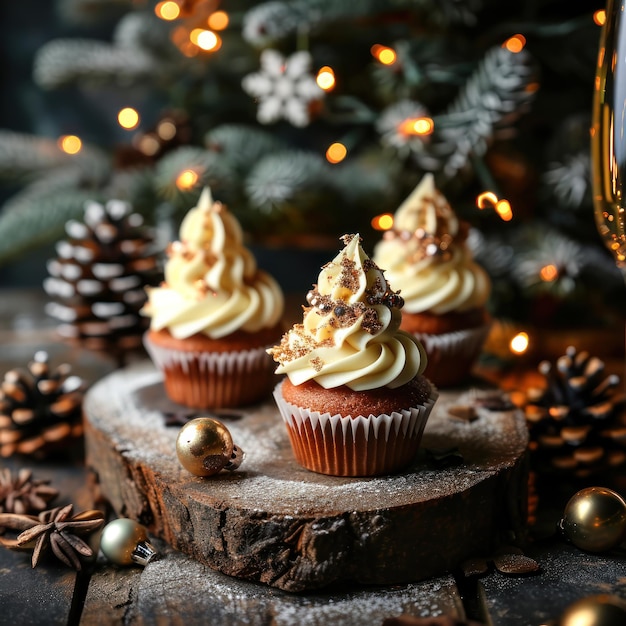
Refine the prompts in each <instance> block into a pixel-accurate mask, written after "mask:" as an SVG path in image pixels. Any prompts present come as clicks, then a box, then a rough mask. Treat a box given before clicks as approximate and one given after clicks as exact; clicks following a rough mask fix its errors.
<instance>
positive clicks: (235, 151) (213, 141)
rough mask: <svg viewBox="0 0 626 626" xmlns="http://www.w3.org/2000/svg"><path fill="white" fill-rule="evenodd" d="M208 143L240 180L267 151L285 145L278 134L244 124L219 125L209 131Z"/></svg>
mask: <svg viewBox="0 0 626 626" xmlns="http://www.w3.org/2000/svg"><path fill="white" fill-rule="evenodd" d="M204 145H205V146H206V147H207V149H208V150H211V151H212V152H215V153H217V154H219V156H220V159H222V160H223V161H224V164H225V166H226V167H227V168H228V169H229V170H230V171H232V173H233V175H234V176H236V177H237V178H240V179H242V178H244V177H245V176H246V174H247V173H248V172H249V171H250V169H251V168H252V167H253V166H254V164H255V163H257V162H258V161H259V160H260V159H261V158H263V157H264V156H265V155H266V154H271V153H273V152H277V151H279V150H281V149H283V148H284V147H285V146H284V144H283V142H282V141H281V140H280V139H278V137H276V135H274V134H272V133H270V132H267V131H265V130H262V129H260V128H256V127H253V126H244V125H243V124H222V125H221V126H216V127H215V128H214V129H212V130H211V131H210V132H208V133H207V134H206V136H205V138H204Z"/></svg>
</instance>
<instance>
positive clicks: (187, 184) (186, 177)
mask: <svg viewBox="0 0 626 626" xmlns="http://www.w3.org/2000/svg"><path fill="white" fill-rule="evenodd" d="M198 178H199V176H198V172H196V171H194V170H183V171H182V172H181V173H180V174H179V175H178V178H177V179H176V186H177V187H178V188H179V189H182V190H183V191H186V190H188V189H191V188H192V187H193V186H194V185H195V184H196V183H197V182H198Z"/></svg>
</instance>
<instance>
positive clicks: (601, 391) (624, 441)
mask: <svg viewBox="0 0 626 626" xmlns="http://www.w3.org/2000/svg"><path fill="white" fill-rule="evenodd" d="M539 372H540V373H541V374H542V375H543V376H544V377H545V379H546V387H545V388H544V389H541V390H531V391H530V392H529V393H528V402H527V404H526V405H525V407H524V411H525V414H526V423H527V424H528V428H529V435H530V444H529V447H530V452H531V464H533V465H534V468H535V470H536V471H537V472H538V473H541V472H552V473H563V474H570V475H571V476H572V477H575V478H579V479H582V478H586V477H589V476H592V475H597V474H599V473H601V472H603V471H606V470H608V469H610V468H614V467H617V466H620V465H623V464H624V463H625V462H626V413H625V406H626V397H625V396H624V393H623V392H622V391H621V389H620V387H621V385H620V378H619V376H617V375H610V376H605V374H604V362H603V361H602V360H600V359H599V358H597V357H592V356H590V355H589V353H587V352H584V351H581V352H577V350H576V349H575V348H574V347H570V348H568V349H567V351H566V354H565V355H564V356H561V357H559V359H557V361H556V367H553V365H552V364H551V363H549V362H548V361H543V362H542V363H540V365H539Z"/></svg>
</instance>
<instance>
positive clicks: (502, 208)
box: [495, 200, 513, 222]
mask: <svg viewBox="0 0 626 626" xmlns="http://www.w3.org/2000/svg"><path fill="white" fill-rule="evenodd" d="M495 209H496V213H497V214H498V215H499V216H500V217H501V218H502V219H503V220H504V221H505V222H510V221H511V220H512V219H513V211H512V210H511V204H510V202H509V201H508V200H498V201H497V202H496V206H495Z"/></svg>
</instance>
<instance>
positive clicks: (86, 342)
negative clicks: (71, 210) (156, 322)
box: [44, 200, 160, 361]
mask: <svg viewBox="0 0 626 626" xmlns="http://www.w3.org/2000/svg"><path fill="white" fill-rule="evenodd" d="M65 230H66V232H67V234H68V235H69V239H67V240H64V241H61V242H59V243H58V244H57V253H58V257H57V258H56V259H53V260H51V261H50V262H49V263H48V273H49V274H50V276H49V277H48V278H46V280H45V281H44V289H45V290H46V293H47V294H48V295H49V296H50V297H51V299H52V301H51V302H49V303H48V305H47V306H46V312H47V313H48V314H49V315H50V316H51V317H54V318H55V319H57V320H58V321H59V322H60V324H59V325H58V327H57V330H58V333H59V335H60V336H61V337H63V338H64V339H66V340H67V341H70V342H75V343H78V344H79V345H82V346H84V347H86V348H89V349H91V350H98V351H105V352H107V353H108V354H112V355H113V356H115V357H116V358H117V359H118V360H120V361H123V360H124V359H123V357H124V355H125V354H126V353H128V352H132V351H134V350H137V349H140V348H141V337H142V334H143V332H144V331H145V330H146V328H147V320H146V318H144V317H142V316H141V315H140V314H139V311H140V309H141V307H142V306H143V305H144V303H145V301H146V292H145V289H144V287H146V286H149V285H156V284H157V283H158V281H159V278H160V274H159V271H158V267H157V257H156V251H155V249H154V237H153V234H152V231H151V230H150V229H148V228H146V227H145V226H144V225H143V220H142V218H141V216H140V215H138V214H136V213H132V212H131V207H130V205H129V204H127V203H125V202H122V201H120V200H109V201H108V202H107V203H106V205H102V204H99V203H97V202H89V203H88V204H87V206H86V207H85V219H84V223H83V222H78V221H70V222H68V223H67V225H66V229H65Z"/></svg>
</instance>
